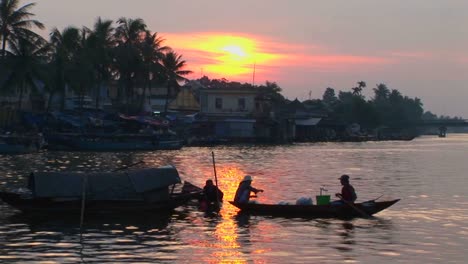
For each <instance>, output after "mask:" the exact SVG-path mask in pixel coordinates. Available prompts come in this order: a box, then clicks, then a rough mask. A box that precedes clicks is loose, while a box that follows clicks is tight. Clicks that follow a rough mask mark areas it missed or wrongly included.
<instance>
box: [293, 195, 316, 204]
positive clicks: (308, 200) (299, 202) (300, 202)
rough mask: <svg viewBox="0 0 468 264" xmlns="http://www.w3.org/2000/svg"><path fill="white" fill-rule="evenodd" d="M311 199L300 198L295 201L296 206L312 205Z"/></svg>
mask: <svg viewBox="0 0 468 264" xmlns="http://www.w3.org/2000/svg"><path fill="white" fill-rule="evenodd" d="M312 204H313V202H312V198H310V197H301V198H299V199H297V201H296V205H312Z"/></svg>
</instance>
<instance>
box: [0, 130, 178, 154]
mask: <svg viewBox="0 0 468 264" xmlns="http://www.w3.org/2000/svg"><path fill="white" fill-rule="evenodd" d="M182 147H183V140H181V139H179V138H177V136H175V135H172V134H167V135H164V134H138V133H116V134H110V133H46V134H45V135H42V134H36V135H1V136H0V154H26V153H34V152H37V151H40V150H41V149H46V148H47V149H49V150H67V151H131V150H177V149H181V148H182Z"/></svg>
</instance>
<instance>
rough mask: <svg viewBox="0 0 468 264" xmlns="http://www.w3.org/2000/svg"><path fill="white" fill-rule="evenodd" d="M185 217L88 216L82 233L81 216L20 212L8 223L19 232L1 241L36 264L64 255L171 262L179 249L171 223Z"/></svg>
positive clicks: (59, 259)
mask: <svg viewBox="0 0 468 264" xmlns="http://www.w3.org/2000/svg"><path fill="white" fill-rule="evenodd" d="M184 217H185V215H184V213H183V212H182V213H181V212H177V213H165V214H160V213H145V214H138V215H120V214H119V215H114V214H103V215H88V216H87V217H86V218H85V221H84V224H83V228H82V229H81V230H80V223H79V220H80V218H79V215H76V217H75V216H67V215H39V214H22V213H20V214H15V215H13V216H11V217H9V218H7V219H5V220H6V221H5V222H6V223H5V224H6V225H8V226H17V227H21V228H19V229H18V230H15V229H13V228H12V227H10V228H9V231H10V236H9V237H6V236H3V235H0V242H1V243H2V244H3V245H5V244H8V245H10V248H8V249H7V248H5V250H6V251H7V252H9V254H10V255H12V256H15V255H18V259H20V258H21V254H20V252H29V255H28V256H34V261H58V262H62V261H63V260H64V259H66V257H65V256H69V257H71V258H76V257H79V258H80V259H82V260H83V261H86V260H87V259H88V260H93V261H97V262H99V261H106V262H108V261H111V262H114V261H115V262H119V261H131V262H138V261H145V262H148V261H149V262H154V261H157V260H158V258H161V260H165V261H167V260H168V258H169V259H170V258H171V256H174V258H175V256H176V253H177V247H176V246H175V245H177V244H181V242H180V239H179V238H178V233H177V229H174V228H173V226H172V224H171V223H172V222H176V221H179V219H183V218H184ZM11 231H13V232H11ZM17 232H18V233H19V232H21V233H20V234H18V233H17ZM7 233H8V232H7ZM16 236H17V237H16ZM15 252H16V253H15ZM24 260H26V259H24Z"/></svg>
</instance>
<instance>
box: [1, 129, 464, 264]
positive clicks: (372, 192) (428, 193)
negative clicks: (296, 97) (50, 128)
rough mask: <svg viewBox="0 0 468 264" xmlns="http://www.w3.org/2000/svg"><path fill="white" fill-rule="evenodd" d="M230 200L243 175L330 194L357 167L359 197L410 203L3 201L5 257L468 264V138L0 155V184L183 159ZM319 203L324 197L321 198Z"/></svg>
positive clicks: (272, 185)
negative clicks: (61, 206)
mask: <svg viewBox="0 0 468 264" xmlns="http://www.w3.org/2000/svg"><path fill="white" fill-rule="evenodd" d="M211 151H214V152H215V155H216V167H217V175H218V180H219V185H220V187H221V188H222V189H223V191H224V192H225V198H226V200H231V199H232V197H233V194H234V192H235V189H236V187H237V184H238V182H239V181H240V179H242V177H243V176H244V175H245V174H250V175H252V176H253V177H254V182H253V185H254V186H256V187H259V188H262V189H265V192H264V193H262V194H260V197H259V198H258V201H259V202H265V203H266V202H268V203H270V202H271V203H277V202H280V201H288V202H294V201H295V200H296V199H297V198H299V197H315V195H317V194H318V192H319V189H320V187H321V186H324V187H325V188H327V189H328V190H329V192H328V193H330V194H333V193H335V192H336V191H338V190H339V189H340V187H339V181H338V180H337V177H338V176H340V175H341V174H343V173H347V174H349V175H350V176H351V181H352V184H353V185H354V186H355V188H356V189H357V191H358V200H360V201H362V200H366V199H374V198H377V197H379V196H380V195H383V197H382V198H380V199H381V200H385V199H393V198H401V199H402V200H401V201H400V202H399V203H397V204H396V205H394V206H393V207H391V208H389V209H387V210H386V211H383V212H381V213H379V214H377V215H376V217H375V218H373V219H353V220H339V219H300V218H292V219H291V218H289V219H288V218H271V217H262V216H245V215H238V214H237V209H235V208H234V207H233V206H231V205H229V204H227V203H225V204H224V206H223V209H222V211H221V215H220V216H215V217H213V216H206V215H204V214H203V213H201V212H198V211H197V208H196V206H195V205H187V206H184V207H180V208H178V209H177V210H176V211H175V212H173V213H171V214H168V215H162V216H161V215H157V214H150V215H148V214H145V215H112V216H100V217H89V216H88V217H86V216H85V221H84V226H83V230H82V232H80V228H79V219H77V218H76V217H66V216H64V217H56V216H41V217H37V216H34V217H32V216H30V215H24V214H21V213H19V212H18V211H15V210H14V209H12V208H10V207H9V206H8V205H6V204H4V203H3V202H0V262H2V263H9V262H18V263H27V262H34V263H37V262H43V263H79V262H83V263H104V262H109V263H119V262H133V263H134V262H138V263H189V262H191V263H220V262H222V263H337V262H339V263H343V262H347V263H466V259H467V258H468V251H467V249H466V248H467V246H466V245H467V244H468V194H467V192H468V187H467V186H468V135H466V134H465V135H452V134H450V135H449V136H448V137H447V138H437V137H421V138H417V139H415V140H413V141H410V142H403V141H395V142H368V143H319V144H296V145H291V146H265V147H258V146H256V147H253V146H233V147H216V148H184V149H182V150H179V151H154V152H134V153H67V152H44V153H39V154H31V155H20V156H0V167H1V172H0V188H6V187H8V186H21V185H23V184H24V182H25V178H24V176H25V175H27V173H29V172H30V171H42V170H81V171H93V170H94V171H96V170H97V171H100V170H106V169H107V170H110V169H115V168H118V167H119V166H122V165H125V164H131V163H134V162H137V161H139V160H144V161H145V163H146V165H148V166H159V165H166V164H174V165H176V167H177V168H178V169H179V172H180V173H181V175H182V177H183V178H184V179H186V180H188V181H190V182H192V183H195V184H196V185H199V186H203V183H204V181H205V180H206V179H207V178H213V175H214V173H213V165H212V160H211ZM314 200H315V199H314Z"/></svg>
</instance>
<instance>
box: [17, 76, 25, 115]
mask: <svg viewBox="0 0 468 264" xmlns="http://www.w3.org/2000/svg"><path fill="white" fill-rule="evenodd" d="M23 91H24V81H22V82H21V84H20V91H19V96H18V107H17V111H18V112H19V111H21V103H22V102H23Z"/></svg>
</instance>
